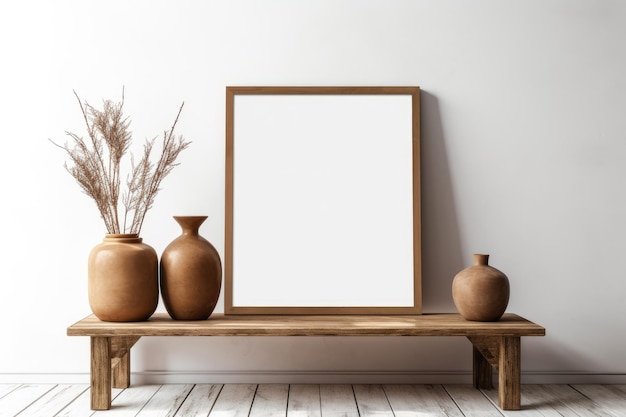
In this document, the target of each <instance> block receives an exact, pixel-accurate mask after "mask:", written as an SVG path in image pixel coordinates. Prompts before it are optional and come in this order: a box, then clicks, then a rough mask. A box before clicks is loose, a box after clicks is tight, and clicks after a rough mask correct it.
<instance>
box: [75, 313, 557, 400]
mask: <svg viewBox="0 0 626 417" xmlns="http://www.w3.org/2000/svg"><path fill="white" fill-rule="evenodd" d="M67 334H68V335H69V336H89V337H90V338H91V408H92V409H93V410H108V409H109V408H111V387H114V388H128V387H129V386H130V350H131V348H132V347H133V345H134V344H135V343H136V342H137V341H138V340H139V339H140V338H141V337H142V336H464V337H467V338H468V339H469V340H470V342H472V345H473V381H474V386H475V387H476V388H484V389H490V388H493V381H492V372H493V369H497V370H498V376H499V378H498V383H499V386H498V390H499V391H498V396H499V403H500V407H501V408H502V409H504V410H518V409H520V408H521V400H520V399H521V395H520V363H521V349H520V338H521V336H544V335H545V329H544V328H543V327H541V326H539V325H537V324H535V323H532V322H530V321H528V320H526V319H524V318H522V317H520V316H517V315H515V314H508V313H507V314H505V315H504V316H503V317H502V319H501V320H500V321H497V322H488V323H485V322H471V321H466V320H464V319H463V318H462V317H461V316H459V315H458V314H424V315H420V316H378V315H375V316H352V315H341V316H337V315H333V316H276V315H274V316H224V315H222V314H213V315H212V316H211V317H210V318H209V320H202V321H174V320H172V319H170V318H169V316H167V315H166V314H164V313H156V314H155V315H153V316H152V318H150V320H148V321H145V322H135V323H111V322H103V321H100V320H99V319H97V318H96V317H95V316H89V317H86V318H85V319H83V320H81V321H79V322H77V323H76V324H73V325H72V326H70V327H69V328H68V329H67Z"/></svg>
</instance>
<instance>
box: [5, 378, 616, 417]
mask: <svg viewBox="0 0 626 417" xmlns="http://www.w3.org/2000/svg"><path fill="white" fill-rule="evenodd" d="M222 387H223V386H222V385H220V384H217V385H212V384H198V385H194V387H193V389H192V390H191V392H190V393H189V394H188V395H187V396H186V397H185V398H184V399H182V397H183V395H184V393H185V391H186V388H183V386H181V385H178V386H177V385H169V384H168V385H160V386H152V385H149V386H138V387H131V388H127V389H124V390H120V389H115V390H113V397H114V398H117V397H118V396H120V395H121V394H122V393H123V394H124V395H123V396H122V397H120V400H116V399H114V400H113V404H114V407H113V408H112V409H111V410H109V411H98V412H95V413H94V411H93V410H91V409H90V404H89V392H88V391H87V390H85V388H86V386H85V385H84V384H76V385H54V384H11V385H8V384H7V385H5V384H0V415H3V416H15V415H17V416H19V417H21V416H46V417H47V416H56V417H88V416H94V415H95V416H105V417H108V416H117V417H121V416H134V417H145V416H156V415H161V416H164V415H171V412H172V409H174V408H176V407H177V406H178V405H179V404H180V401H181V399H182V405H180V407H179V408H178V411H177V413H176V414H175V415H176V416H180V417H182V416H184V417H207V416H208V417H211V416H212V417H216V416H224V415H233V414H235V415H237V413H238V412H237V411H236V410H232V409H231V410H228V411H226V412H225V413H223V412H224V408H223V407H222V408H221V409H220V408H219V407H218V408H214V407H213V405H214V404H215V402H216V399H217V398H219V396H220V393H221V390H222ZM224 387H228V385H225V386H224ZM251 387H253V388H254V387H255V385H252V386H251ZM261 387H263V385H259V388H258V389H257V390H256V394H255V398H254V399H253V400H250V399H249V395H250V392H249V390H246V389H244V390H239V389H235V390H231V389H228V388H227V389H226V391H225V395H226V396H227V397H229V398H228V401H227V402H229V403H236V404H237V403H240V406H241V409H242V412H241V413H240V414H239V415H246V414H245V413H246V412H248V411H250V401H252V402H253V404H254V403H256V402H257V401H259V398H258V396H259V395H261V393H262V392H263V390H262V389H261ZM282 387H283V394H284V387H285V385H282ZM446 387H447V389H448V390H449V391H450V393H451V395H453V396H454V398H455V399H456V400H457V401H458V403H456V402H455V401H454V399H453V398H452V397H451V395H450V394H448V392H447V391H446V390H445V389H444V387H443V386H441V385H384V386H383V387H382V388H383V390H384V394H385V396H386V397H387V399H388V401H389V403H390V404H391V406H392V408H393V412H394V415H395V416H396V417H410V416H411V417H441V416H448V417H463V416H465V417H468V416H489V415H494V416H500V417H501V416H505V417H581V416H582V417H590V416H593V417H623V416H626V404H625V401H626V397H625V396H624V395H626V386H625V385H574V386H568V385H523V386H522V390H521V392H522V400H523V407H522V410H516V411H507V410H501V409H499V408H498V405H497V404H498V392H497V391H496V390H483V391H482V392H481V391H479V390H475V389H473V388H471V386H469V385H467V386H456V385H447V386H446ZM352 389H353V388H352V386H351V385H320V386H319V392H320V402H321V412H322V417H350V416H358V412H356V411H355V412H356V413H357V414H354V413H353V412H348V411H345V410H355V409H356V399H355V397H354V394H353V393H352ZM358 389H359V388H357V390H358ZM362 391H364V392H368V390H362ZM236 392H240V393H241V394H242V397H240V398H239V400H240V401H237V397H236ZM325 392H326V393H327V392H335V393H337V395H334V394H331V395H330V396H328V399H329V401H325V400H324V396H325ZM379 393H380V391H379ZM486 401H487V402H486ZM325 404H327V405H330V407H326V406H325ZM59 407H62V410H61V411H60V412H59V411H58V410H59ZM234 407H237V405H234ZM253 408H254V405H253ZM363 408H365V405H364V406H363ZM144 410H145V411H144ZM212 411H213V412H212ZM334 411H336V412H337V413H334ZM384 413H385V411H383V414H382V415H385V414H384ZM250 415H252V414H250ZM280 415H281V416H286V415H287V404H286V403H285V404H284V406H283V408H282V412H281V413H280ZM300 415H302V416H304V414H300Z"/></svg>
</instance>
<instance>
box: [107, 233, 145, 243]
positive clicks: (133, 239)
mask: <svg viewBox="0 0 626 417" xmlns="http://www.w3.org/2000/svg"><path fill="white" fill-rule="evenodd" d="M104 241H108V242H111V241H115V242H119V243H124V242H126V243H141V242H143V239H142V238H140V237H139V233H107V234H105V235H104Z"/></svg>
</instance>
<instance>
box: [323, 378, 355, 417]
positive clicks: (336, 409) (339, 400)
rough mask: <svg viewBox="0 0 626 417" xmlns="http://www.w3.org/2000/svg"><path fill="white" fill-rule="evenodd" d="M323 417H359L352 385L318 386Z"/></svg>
mask: <svg viewBox="0 0 626 417" xmlns="http://www.w3.org/2000/svg"><path fill="white" fill-rule="evenodd" d="M320 405H321V409H322V416H323V417H359V410H358V408H357V406H356V399H355V398H354V391H353V390H352V385H342V384H331V385H320Z"/></svg>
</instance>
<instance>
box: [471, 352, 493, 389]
mask: <svg viewBox="0 0 626 417" xmlns="http://www.w3.org/2000/svg"><path fill="white" fill-rule="evenodd" d="M472 376H473V380H474V388H479V389H491V388H493V367H492V366H491V364H490V363H489V361H488V360H487V359H486V358H485V356H484V355H483V354H482V352H481V351H480V350H479V349H478V348H477V347H476V345H474V346H472Z"/></svg>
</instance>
